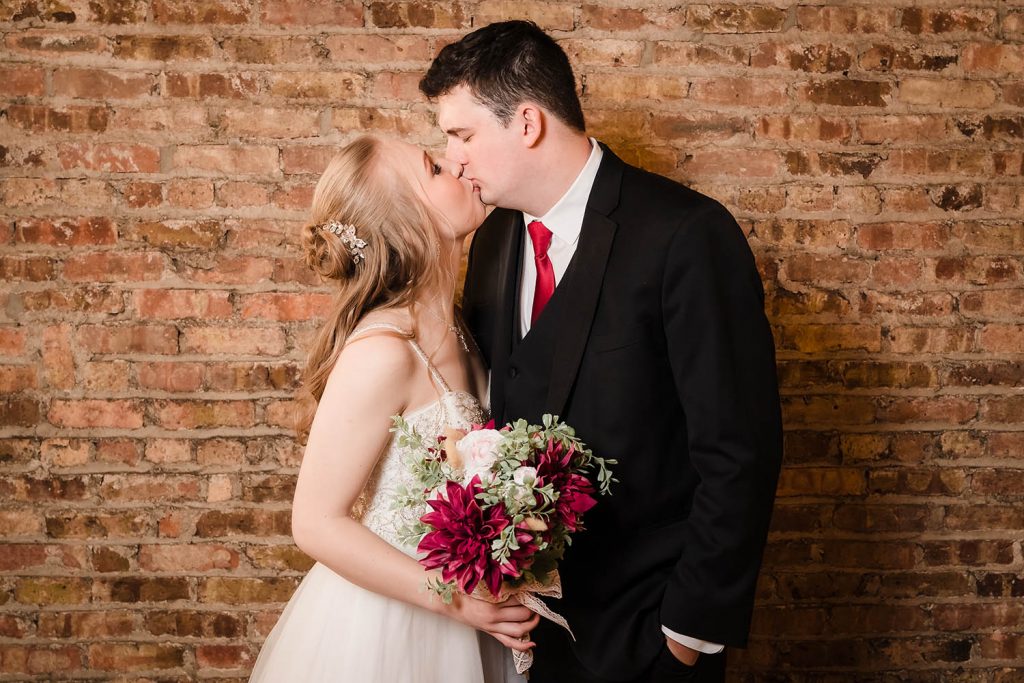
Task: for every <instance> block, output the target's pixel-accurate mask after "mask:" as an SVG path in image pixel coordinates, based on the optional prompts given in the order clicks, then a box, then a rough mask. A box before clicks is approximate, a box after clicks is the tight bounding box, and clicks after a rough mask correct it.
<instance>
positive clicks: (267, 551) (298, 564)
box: [245, 544, 313, 572]
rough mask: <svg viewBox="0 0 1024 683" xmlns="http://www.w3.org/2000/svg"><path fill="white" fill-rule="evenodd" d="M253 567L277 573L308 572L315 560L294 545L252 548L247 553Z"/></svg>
mask: <svg viewBox="0 0 1024 683" xmlns="http://www.w3.org/2000/svg"><path fill="white" fill-rule="evenodd" d="M245 554H246V556H247V557H248V558H249V561H250V562H251V563H252V565H253V567H256V568H259V569H274V570H277V571H295V572H307V571H309V569H310V567H312V566H313V559H312V558H311V557H309V556H308V555H306V554H305V553H303V552H302V551H301V550H299V549H298V548H296V547H295V546H294V545H290V544H289V545H275V546H262V547H257V546H250V547H249V548H247V549H246V551H245Z"/></svg>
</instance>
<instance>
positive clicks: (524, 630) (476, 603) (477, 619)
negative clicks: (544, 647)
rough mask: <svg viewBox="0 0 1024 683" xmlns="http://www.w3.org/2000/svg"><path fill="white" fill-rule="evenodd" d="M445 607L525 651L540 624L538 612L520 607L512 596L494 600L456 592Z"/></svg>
mask: <svg viewBox="0 0 1024 683" xmlns="http://www.w3.org/2000/svg"><path fill="white" fill-rule="evenodd" d="M447 608H448V610H449V616H451V617H453V618H454V619H457V620H459V621H461V622H463V623H464V624H468V625H470V626H472V627H473V628H475V629H478V630H480V631H486V632H487V633H489V634H490V635H492V636H494V637H495V638H496V639H497V640H498V642H500V643H501V644H502V645H504V646H506V647H510V648H512V649H513V650H519V651H520V652H526V651H527V650H529V649H530V648H532V647H534V646H535V645H536V643H534V642H533V641H531V640H530V639H529V636H530V631H532V630H533V629H534V628H536V627H537V624H538V623H540V615H539V614H537V613H535V612H533V611H532V610H529V609H527V608H526V607H523V606H522V605H520V604H519V602H518V601H516V600H515V599H514V598H509V599H508V600H506V601H505V602H499V603H493V602H487V601H486V600H481V599H479V598H474V597H472V596H467V595H462V594H459V593H456V594H455V595H454V596H453V599H452V604H451V605H447Z"/></svg>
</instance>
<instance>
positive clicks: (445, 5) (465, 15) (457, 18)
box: [369, 2, 571, 29]
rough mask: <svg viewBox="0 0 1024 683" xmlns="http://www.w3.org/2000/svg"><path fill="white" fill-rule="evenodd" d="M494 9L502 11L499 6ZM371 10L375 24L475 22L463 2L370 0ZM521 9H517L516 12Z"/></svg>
mask: <svg viewBox="0 0 1024 683" xmlns="http://www.w3.org/2000/svg"><path fill="white" fill-rule="evenodd" d="M523 4H524V5H525V6H526V7H530V6H532V5H531V4H530V3H523ZM495 9H497V10H498V11H500V8H495ZM510 9H511V8H510ZM369 11H370V16H371V18H372V21H373V25H374V26H376V27H377V28H407V27H423V28H449V29H452V28H463V29H464V28H469V27H470V26H472V18H473V15H472V13H471V10H470V9H469V8H466V7H465V6H464V5H463V3H461V2H371V3H370V4H369ZM520 13H521V12H518V11H517V12H516V14H517V15H519V14H520ZM570 16H571V13H570ZM502 18H504V17H502ZM491 21H494V19H492V20H491ZM491 21H488V22H485V23H491ZM570 27H571V26H570Z"/></svg>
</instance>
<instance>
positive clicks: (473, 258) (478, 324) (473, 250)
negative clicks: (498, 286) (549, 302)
mask: <svg viewBox="0 0 1024 683" xmlns="http://www.w3.org/2000/svg"><path fill="white" fill-rule="evenodd" d="M481 230H483V228H482V227H481V228H479V229H478V230H477V231H476V233H475V234H474V235H473V239H472V241H471V242H470V245H469V256H468V257H467V260H466V279H465V280H464V282H463V285H462V304H461V310H462V319H463V320H465V322H466V327H468V328H469V332H470V334H472V335H473V339H474V341H476V343H477V346H478V347H479V348H480V352H481V353H482V354H483V356H484V363H485V364H486V365H487V367H488V368H490V367H491V344H490V334H489V332H490V330H489V329H488V325H489V322H488V321H489V320H490V319H491V315H490V314H489V313H488V311H489V309H488V306H490V305H491V304H490V302H489V298H488V297H489V296H493V293H489V292H488V291H487V289H488V287H487V281H488V279H489V278H486V277H485V273H484V269H485V268H493V267H494V264H493V263H491V264H485V263H483V262H482V261H483V260H484V259H483V258H482V257H481V255H480V252H481V248H480V246H479V245H480V243H481V242H483V241H484V236H482V235H481Z"/></svg>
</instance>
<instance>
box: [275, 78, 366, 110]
mask: <svg viewBox="0 0 1024 683" xmlns="http://www.w3.org/2000/svg"><path fill="white" fill-rule="evenodd" d="M268 81H269V85H270V94H271V95H272V96H274V97H286V98H289V99H308V100H332V101H335V102H338V101H345V100H346V99H348V98H351V97H359V96H360V95H362V94H363V93H364V92H365V91H366V87H367V80H366V76H364V75H362V74H359V73H356V72H348V71H307V72H302V73H276V74H271V75H270V77H269V79H268Z"/></svg>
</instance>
